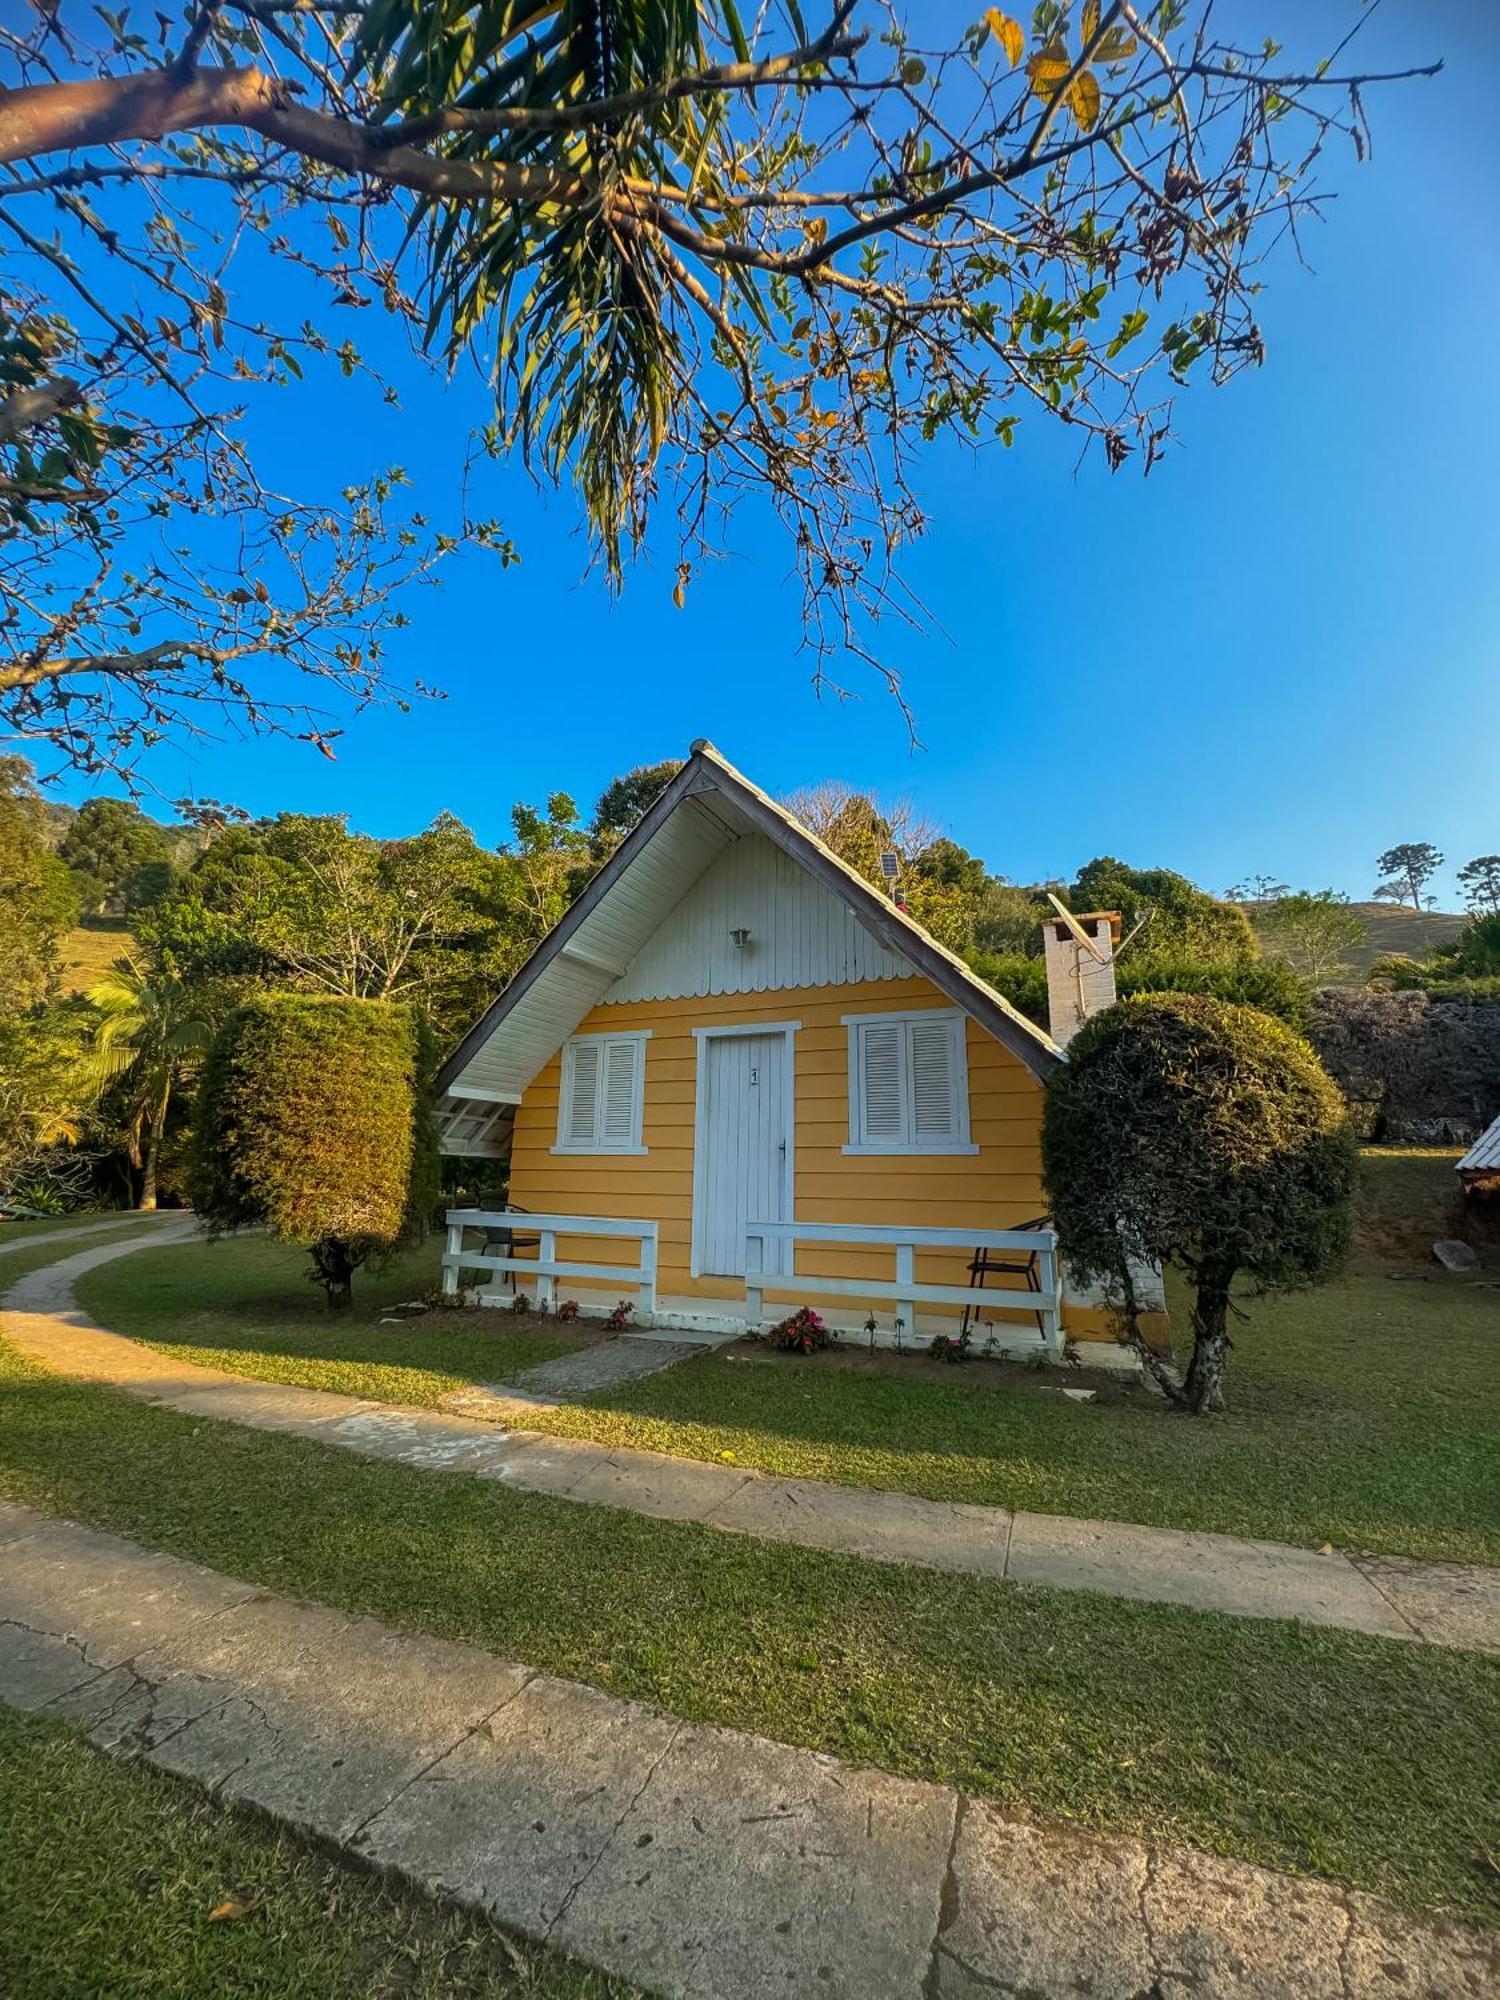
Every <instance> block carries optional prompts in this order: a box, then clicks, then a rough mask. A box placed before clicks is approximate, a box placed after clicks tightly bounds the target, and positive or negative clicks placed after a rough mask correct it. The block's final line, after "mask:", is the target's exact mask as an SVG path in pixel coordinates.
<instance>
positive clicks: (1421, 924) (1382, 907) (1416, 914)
mask: <svg viewBox="0 0 1500 2000" xmlns="http://www.w3.org/2000/svg"><path fill="white" fill-rule="evenodd" d="M1240 907H1241V908H1242V909H1243V910H1244V911H1245V913H1246V914H1247V915H1248V916H1249V918H1250V920H1251V922H1252V923H1253V922H1254V920H1255V912H1256V908H1257V907H1258V906H1257V905H1256V904H1254V903H1242V904H1241V905H1240ZM1349 908H1350V909H1351V910H1352V911H1353V912H1354V914H1355V916H1357V917H1358V918H1359V919H1360V921H1361V923H1363V924H1364V926H1365V928H1366V930H1367V931H1368V933H1369V935H1368V937H1367V938H1366V941H1365V943H1364V944H1363V945H1362V946H1361V947H1360V948H1359V949H1358V950H1357V951H1351V952H1350V954H1349V970H1348V971H1347V972H1346V973H1345V974H1344V976H1343V978H1342V979H1338V980H1330V981H1329V984H1330V985H1336V986H1363V985H1364V983H1365V974H1366V973H1367V972H1368V971H1369V969H1370V967H1371V966H1372V965H1373V964H1374V963H1375V961H1376V959H1377V958H1385V957H1386V956H1388V954H1390V953H1391V952H1397V951H1400V952H1405V953H1406V954H1407V956H1408V957H1409V958H1424V957H1425V956H1426V955H1427V953H1428V952H1429V951H1431V950H1432V948H1433V946H1434V945H1439V944H1447V943H1449V942H1450V940H1451V939H1453V938H1455V937H1457V936H1458V933H1459V932H1460V931H1461V930H1462V929H1463V927H1464V925H1465V924H1466V923H1468V921H1469V919H1468V918H1467V917H1466V916H1461V915H1458V914H1456V913H1454V912H1452V911H1448V910H1398V909H1395V908H1393V907H1392V906H1391V904H1389V903H1351V904H1350V905H1349Z"/></svg>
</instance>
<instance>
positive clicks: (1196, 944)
mask: <svg viewBox="0 0 1500 2000" xmlns="http://www.w3.org/2000/svg"><path fill="white" fill-rule="evenodd" d="M1067 901H1068V903H1069V906H1070V907H1071V908H1072V909H1075V910H1118V911H1119V913H1120V915H1121V917H1122V918H1123V919H1124V928H1125V932H1126V934H1127V936H1128V935H1129V933H1130V932H1131V931H1133V930H1134V929H1135V928H1136V926H1137V924H1141V923H1142V922H1143V920H1144V929H1143V930H1142V933H1141V942H1142V946H1143V947H1144V948H1145V949H1146V950H1149V951H1159V952H1170V953H1175V954H1176V955H1177V956H1179V957H1180V958H1183V959H1192V960H1196V961H1202V962H1207V963H1220V962H1224V963H1237V962H1240V961H1243V960H1245V959H1251V958H1254V957H1255V956H1256V944H1255V933H1254V931H1253V930H1252V929H1251V927H1250V920H1249V918H1248V917H1247V916H1246V915H1245V913H1244V911H1243V910H1241V909H1239V908H1237V907H1236V905H1235V904H1233V903H1225V902H1221V901H1220V900H1219V898H1218V897H1217V896H1211V895H1209V893H1208V891H1207V890H1206V889H1200V888H1198V887H1197V885H1196V884H1195V883H1192V882H1190V881H1189V880H1188V878H1187V877H1186V876H1185V875H1179V874H1177V873H1176V872H1175V871H1174V870H1173V869H1171V868H1130V867H1127V866H1126V864H1125V863H1124V862H1123V861H1117V860H1115V859H1114V857H1113V856H1112V855H1108V854H1102V855H1100V856H1099V857H1098V858H1097V859H1096V860H1093V861H1090V862H1088V863H1087V865H1086V866H1084V867H1083V868H1081V869H1080V870H1079V871H1078V876H1077V879H1076V880H1075V881H1074V883H1073V885H1072V888H1071V889H1070V891H1069V894H1068V898H1067Z"/></svg>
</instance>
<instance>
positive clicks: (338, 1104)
mask: <svg viewBox="0 0 1500 2000" xmlns="http://www.w3.org/2000/svg"><path fill="white" fill-rule="evenodd" d="M423 1066H424V1065H423V1038H422V1036H421V1033H420V1031H419V1029H418V1025H417V1023H416V1021H415V1020H414V1018H413V1016H412V1014H411V1012H410V1010H409V1009H408V1008H405V1007H400V1006H394V1005H391V1004H389V1003H386V1002H383V1001H377V1000H353V999H344V998H340V997H338V996H334V995H309V994H297V993H275V994H265V995H261V996H259V997H257V998H255V999H253V1000H249V1001H247V1002H246V1003H245V1004H244V1005H243V1006H241V1007H238V1008H236V1010H235V1011H234V1013H232V1014H231V1015H230V1017H229V1019H228V1020H227V1021H226V1022H225V1024H224V1026H223V1028H222V1029H221V1030H220V1032H219V1035H218V1036H217V1038H216V1039H215V1041H214V1044H213V1047H212V1049H211V1051H210V1053H209V1057H208V1062H207V1064H206V1066H205V1070H204V1076H203V1082H202V1086H201V1089H200V1092H199V1099H198V1118H197V1135H196V1139H195V1144H194V1153H193V1161H192V1169H191V1176H190V1188H191V1193H192V1199H193V1205H194V1207H195V1208H196V1209H197V1211H198V1213H199V1214H200V1215H201V1216H202V1217H203V1218H204V1219H205V1220H206V1221H207V1222H208V1223H209V1224H210V1226H211V1227H212V1228H214V1229H216V1230H231V1229H240V1228H244V1227H246V1226H247V1225H249V1224H253V1223H261V1224H264V1225H265V1227H266V1229H267V1230H268V1231H269V1233H270V1234H271V1235H272V1236H273V1237H275V1238H276V1239H277V1240H278V1241H280V1242H283V1243H301V1244H305V1245H307V1247H308V1248H309V1249H310V1250H311V1252H312V1257H313V1264H314V1267H315V1270H316V1272H317V1275H318V1278H319V1280H320V1282H322V1284H323V1285H324V1286H325V1288H326V1290H327V1293H328V1300H329V1304H330V1305H343V1304H347V1302H348V1300H349V1297H350V1292H351V1288H352V1282H353V1274H354V1272H355V1270H356V1269H357V1268H358V1267H359V1265H360V1264H362V1263H363V1262H364V1261H365V1260H366V1259H367V1258H368V1257H369V1256H370V1255H371V1254H372V1253H374V1252H377V1251H381V1250H386V1249H389V1248H390V1247H391V1246H392V1245H393V1244H394V1243H396V1242H397V1241H398V1240H399V1239H400V1238H401V1237H402V1236H403V1235H405V1234H406V1233H407V1232H408V1228H409V1226H410V1225H411V1224H413V1223H417V1222H419V1221H421V1220H425V1216H423V1215H422V1213H421V1209H422V1203H423V1201H424V1199H425V1195H426V1192H427V1190H426V1185H425V1183H426V1181H427V1180H428V1179H429V1178H430V1173H429V1169H430V1165H431V1148H430V1146H429V1144H428V1143H427V1135H426V1122H427V1121H426V1116H425V1097H424V1090H423V1079H422V1069H423Z"/></svg>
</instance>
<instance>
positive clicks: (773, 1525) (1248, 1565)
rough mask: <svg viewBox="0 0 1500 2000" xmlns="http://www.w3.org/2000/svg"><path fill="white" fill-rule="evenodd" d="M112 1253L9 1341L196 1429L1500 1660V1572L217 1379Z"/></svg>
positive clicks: (8, 1310)
mask: <svg viewBox="0 0 1500 2000" xmlns="http://www.w3.org/2000/svg"><path fill="white" fill-rule="evenodd" d="M191 1227H192V1225H191V1224H190V1223H178V1224H177V1225H175V1229H176V1235H175V1236H173V1237H171V1238H169V1237H168V1233H167V1231H166V1230H163V1231H162V1232H161V1233H160V1234H153V1235H151V1236H147V1237H139V1238H128V1239H126V1240H124V1241H110V1242H108V1243H103V1244H97V1245H95V1246H94V1247H93V1248H91V1249H87V1250H81V1251H78V1252H75V1253H74V1254H73V1255H72V1256H70V1257H66V1258H64V1259H63V1260H62V1261H61V1262H59V1263H57V1264H52V1265H48V1266H46V1267H45V1268H44V1269H42V1270H40V1271H34V1272H32V1273H31V1274H30V1275H29V1276H27V1277H25V1278H22V1279H21V1280H20V1281H19V1282H18V1283H17V1284H15V1285H14V1286H12V1287H11V1289H10V1291H9V1292H8V1293H7V1294H6V1296H5V1299H4V1301H3V1305H0V1334H3V1336H4V1337H5V1338H6V1339H7V1340H9V1341H11V1342H12V1343H13V1344H14V1345H15V1346H16V1347H17V1348H19V1349H20V1351H21V1352H22V1353H23V1354H26V1355H28V1356H30V1357H31V1359H33V1360H35V1361H37V1362H40V1363H42V1364H43V1365H44V1366H46V1367H49V1368H52V1369H55V1370H57V1371H58V1372H59V1373H61V1374H64V1375H72V1376H80V1377H83V1378H85V1379H88V1380H91V1381H97V1382H106V1383H110V1384H112V1385H113V1386H115V1387H118V1388H122V1389H126V1390H129V1391H130V1392H131V1393H133V1394H135V1395H139V1396H143V1397H145V1398H146V1399H147V1400H148V1401H151V1402H155V1403H160V1404H162V1405H164V1406H165V1407H167V1408H170V1409H174V1410H178V1411H181V1412H184V1413H186V1414H188V1415H192V1416H195V1417H210V1418H214V1419H216V1420H218V1421H221V1422H225V1423H237V1424H245V1425H248V1426H249V1427H250V1428H252V1429H257V1430H274V1431H284V1432H291V1433H293V1434H295V1435H298V1436H301V1437H306V1438H310V1439H313V1440H315V1441H316V1442H318V1443H320V1444H327V1445H336V1446H339V1447H341V1448H343V1449H345V1450H349V1451H355V1452H359V1453H361V1454H363V1455H364V1456H366V1457H370V1458H382V1459H390V1460H394V1461H396V1462H397V1463H400V1464H405V1465H415V1466H420V1467H422V1468H423V1469H424V1470H428V1471H434V1472H468V1473H472V1474H475V1475H477V1476H478V1477H480V1478H483V1479H495V1480H499V1481H501V1482H503V1483H504V1484H507V1485H513V1486H520V1487H525V1488H527V1489H529V1490H531V1491H534V1492H542V1493H551V1494H555V1495H558V1496H560V1497H562V1498H565V1499H569V1500H576V1501H586V1502H592V1503H594V1504H596V1505H601V1506H609V1507H621V1508H625V1509H627V1510H629V1511H631V1512H634V1513H639V1514H650V1515H656V1516H659V1517H662V1518H665V1519H670V1520H685V1521H700V1522H702V1523H704V1524H705V1525H706V1526H708V1527H712V1528H717V1529H720V1530H722V1531H724V1532H726V1533H735V1534H747V1535H755V1536H758V1537H760V1538H761V1539H763V1540H766V1541H786V1542H797V1543H800V1544H802V1545H804V1546H807V1547H812V1548H824V1549H833V1550H838V1551H842V1552H844V1553H846V1554H851V1555H858V1556H865V1557H868V1558H872V1559H873V1560H875V1561H879V1562H900V1563H916V1564H919V1565H922V1566H925V1567H928V1568H932V1569H948V1570H959V1571H966V1572H969V1573H972V1574H978V1575H986V1576H994V1577H1002V1578H1005V1579H1007V1580H1008V1581H1010V1582H1013V1583H1020V1584H1045V1585H1052V1586H1055V1587H1057V1588H1059V1589H1064V1590H1092V1591H1098V1592H1101V1593H1102V1594H1104V1595H1106V1596H1111V1597H1132V1598H1140V1599H1145V1600H1149V1601H1152V1602H1156V1603H1164V1604H1180V1605H1185V1606H1188V1607H1191V1608H1193V1609H1195V1610H1201V1611H1223V1612H1230V1613H1233V1614H1236V1615H1238V1616H1240V1617H1247V1618H1299V1619H1302V1620H1304V1621H1305V1622H1306V1623H1308V1624H1311V1625H1329V1626H1337V1627H1339V1628H1342V1629H1343V1630H1346V1631H1354V1632H1367V1633H1373V1634H1375V1635H1377V1636H1379V1637H1382V1638H1392V1639H1407V1640H1412V1641H1415V1642H1425V1643H1428V1644H1431V1645H1438V1646H1458V1647H1463V1648H1468V1649H1472V1650H1477V1651H1487V1652H1497V1653H1500V1570H1497V1569H1489V1568H1482V1567H1478V1566H1466V1565H1462V1564H1451V1563H1426V1562H1413V1561H1407V1560H1405V1559H1401V1558H1396V1557H1391V1556H1364V1555H1358V1554H1346V1553H1341V1552H1338V1551H1330V1552H1329V1553H1328V1554H1326V1555H1324V1554H1320V1553H1319V1552H1317V1551H1315V1550H1312V1549H1303V1548H1294V1547H1289V1546H1287V1545H1286V1544H1284V1543H1280V1542H1259V1541H1249V1540H1244V1539H1241V1538H1240V1537H1237V1536H1233V1535H1212V1534H1200V1533H1195V1532H1189V1531H1187V1530H1184V1529H1176V1528H1148V1527H1140V1526H1136V1525H1134V1524H1132V1523H1130V1522H1124V1521H1087V1520H1074V1519H1072V1518H1071V1517H1069V1516H1066V1515H1060V1514H1030V1513H1024V1512H1018V1511H1017V1512H1013V1511H1012V1510H1011V1509H1009V1508H1005V1507H979V1506H962V1505H957V1504H955V1503H952V1502H946V1501H940V1500H924V1499H919V1498H917V1497H916V1496H915V1495H912V1494H905V1493H888V1492H882V1491H880V1490H878V1489H875V1488H869V1487H853V1486H835V1485H831V1484H827V1483H824V1482H822V1481H819V1480H812V1479H781V1478H777V1477H775V1476H773V1475H771V1474H767V1473H761V1472H751V1471H746V1470H745V1469H744V1468H743V1467H740V1466H732V1465H721V1464H713V1463H705V1462H703V1461H702V1460H699V1459H685V1458H672V1457H669V1456H667V1455H665V1454H663V1453H657V1452H647V1451H635V1450H631V1449H629V1448H628V1447H624V1446H618V1447H615V1448H614V1449H610V1448H609V1447H607V1446H605V1445H600V1444H594V1443H590V1442H588V1441H587V1440H584V1439H577V1438H562V1437H551V1436H548V1435H547V1434H546V1433H544V1432H538V1431H527V1430H526V1429H525V1428H524V1421H525V1416H526V1409H525V1406H524V1405H521V1404H517V1407H516V1423H517V1427H516V1428H505V1427H504V1426H503V1425H502V1424H499V1423H495V1422H480V1421H476V1420H475V1419H473V1418H472V1417H465V1416H462V1415H459V1414H456V1413H455V1412H453V1411H450V1410H413V1409H404V1408H399V1407H396V1406H393V1405H391V1404H388V1403H376V1402H369V1401H365V1400H362V1399H360V1398H358V1397H354V1396H343V1395H336V1394H334V1393H332V1392H331V1391H327V1390H320V1389H299V1388H292V1387H285V1386H282V1385H281V1384H278V1383H274V1382H258V1381H254V1380H252V1379H250V1378H249V1377H247V1376H243V1375H235V1374H231V1373H228V1372H225V1371H221V1370H217V1369H212V1368H201V1367H197V1366H195V1365H194V1364H193V1363H191V1362H183V1361H178V1360H176V1359H174V1358H173V1357H172V1356H171V1355H167V1354H161V1353H158V1352H157V1351H156V1350H155V1349H154V1348H149V1347H144V1346H142V1345H141V1344H140V1343H139V1342H138V1341H134V1340H128V1339H126V1338H125V1337H124V1336H123V1335H121V1334H116V1333H109V1332H107V1331H105V1330H104V1329H103V1328H100V1327H97V1326H95V1325H94V1324H93V1322H92V1321H91V1320H89V1319H88V1318H87V1316H86V1315H85V1314H84V1313H82V1312H81V1311H80V1310H79V1308H78V1306H77V1305H76V1303H75V1302H74V1301H73V1296H72V1286H73V1283H74V1281H75V1280H76V1279H77V1278H78V1277H80V1276H81V1275H82V1274H83V1273H84V1272H85V1271H88V1270H92V1269H93V1268H95V1267H96V1266H97V1265H99V1264H102V1263H105V1262H107V1261H109V1260H110V1259H112V1258H115V1257H123V1256H127V1255H129V1254H130V1253H131V1252H132V1251H135V1250H139V1249H144V1248H147V1247H149V1246H150V1245H152V1244H156V1243H161V1242H163V1241H165V1240H185V1239H186V1237H187V1235H188V1234H189V1233H190V1231H191Z"/></svg>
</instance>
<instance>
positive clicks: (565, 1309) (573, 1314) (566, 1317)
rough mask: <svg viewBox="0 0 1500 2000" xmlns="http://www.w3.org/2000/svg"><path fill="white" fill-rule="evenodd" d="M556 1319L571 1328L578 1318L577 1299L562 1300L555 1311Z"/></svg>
mask: <svg viewBox="0 0 1500 2000" xmlns="http://www.w3.org/2000/svg"><path fill="white" fill-rule="evenodd" d="M557 1317H558V1320H559V1321H560V1322H561V1323H562V1324H564V1325H566V1326H571V1325H572V1324H573V1321H574V1320H575V1319H577V1317H578V1301H577V1299H564V1300H563V1302H562V1304H561V1305H560V1306H559V1307H558V1309H557Z"/></svg>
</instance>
